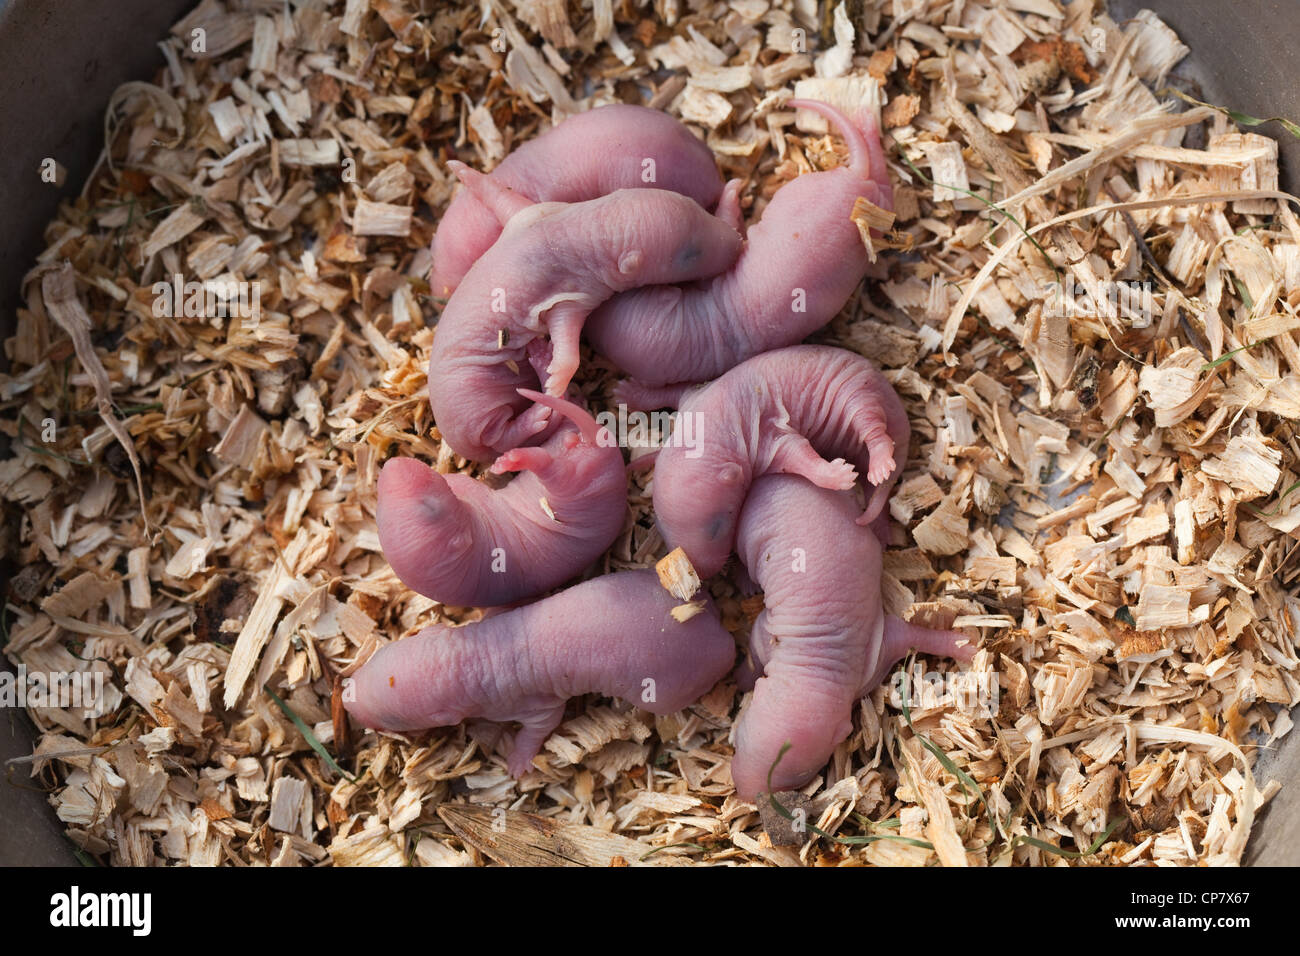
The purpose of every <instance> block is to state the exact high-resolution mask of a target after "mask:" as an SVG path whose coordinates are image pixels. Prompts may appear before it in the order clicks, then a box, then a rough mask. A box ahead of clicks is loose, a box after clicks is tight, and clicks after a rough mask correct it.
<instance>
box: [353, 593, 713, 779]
mask: <svg viewBox="0 0 1300 956" xmlns="http://www.w3.org/2000/svg"><path fill="white" fill-rule="evenodd" d="M677 603H678V602H677V600H676V599H675V598H674V597H673V596H672V595H671V594H669V593H668V592H667V591H665V590H664V589H663V588H662V587H661V586H660V584H659V578H658V576H657V575H656V574H655V573H654V572H653V571H624V572H621V573H618V574H607V575H605V576H603V577H599V578H595V579H593V580H591V581H587V582H585V583H583V584H579V585H575V586H574V587H571V588H569V589H568V590H567V591H561V592H560V593H559V594H556V595H554V596H552V597H549V598H546V599H544V600H542V601H538V602H537V603H535V604H529V605H527V606H525V607H521V608H516V609H515V610H512V611H505V612H502V613H500V614H496V615H494V616H492V617H489V618H485V619H484V620H481V621H479V622H478V623H476V624H466V625H465V626H464V627H459V628H449V627H430V628H426V629H425V630H423V631H421V632H420V633H419V634H417V635H415V636H414V637H409V638H406V639H405V640H402V641H398V642H396V643H395V644H390V645H388V646H387V647H385V648H383V649H381V650H380V651H379V652H378V653H376V654H375V656H374V657H372V658H370V660H369V661H367V662H366V663H365V664H364V665H363V666H362V667H361V669H360V670H359V671H357V673H356V674H355V675H354V676H353V678H352V683H351V685H349V690H350V691H351V693H348V694H345V695H344V700H345V701H347V704H346V706H347V709H348V711H349V712H351V714H352V716H353V717H355V718H356V719H357V720H359V721H361V723H363V724H365V725H366V726H367V727H375V728H379V729H383V730H418V729H420V728H424V727H445V726H449V725H453V724H458V723H460V722H461V721H462V720H465V719H467V718H469V717H482V718H486V719H488V720H500V721H519V722H520V723H521V724H522V725H523V727H522V729H521V730H520V731H519V733H518V734H517V735H516V736H515V741H514V750H513V752H512V753H511V754H510V760H509V767H510V772H511V773H512V774H514V775H515V776H516V777H518V776H521V775H523V774H524V773H526V772H527V771H528V770H530V769H531V768H532V762H533V758H534V757H535V756H537V753H538V751H539V750H541V747H542V744H543V743H545V742H546V738H547V737H548V736H550V734H551V731H553V730H554V729H555V728H556V726H557V725H558V724H559V723H560V720H561V719H562V718H563V717H564V704H565V701H567V700H568V699H569V698H570V697H577V696H578V695H579V694H589V693H600V694H605V695H607V696H610V697H620V698H622V699H623V700H626V701H629V702H631V703H633V704H635V705H636V706H638V707H641V708H643V709H645V710H648V711H650V712H651V713H655V714H670V713H672V712H674V711H677V710H681V709H682V708H683V707H686V706H687V705H689V704H690V703H692V702H693V701H695V700H696V699H698V698H699V697H701V696H702V695H703V694H705V693H706V692H707V691H708V690H709V689H710V688H712V687H713V685H714V684H716V683H717V682H718V681H719V680H721V679H722V678H723V677H724V676H725V675H726V673H727V671H728V670H730V669H731V666H732V664H733V663H734V662H735V659H736V644H735V641H733V640H732V638H731V635H730V634H728V633H727V632H726V631H725V630H724V629H723V627H722V625H721V624H720V623H719V622H718V618H717V612H716V611H715V610H714V609H713V607H712V606H708V607H706V608H705V609H704V610H703V611H701V612H700V613H699V614H696V615H695V616H694V617H692V618H690V619H689V620H687V621H684V622H679V621H677V620H676V619H675V618H674V617H673V616H672V613H671V612H672V609H673V607H674V606H675V605H676V604H677Z"/></svg>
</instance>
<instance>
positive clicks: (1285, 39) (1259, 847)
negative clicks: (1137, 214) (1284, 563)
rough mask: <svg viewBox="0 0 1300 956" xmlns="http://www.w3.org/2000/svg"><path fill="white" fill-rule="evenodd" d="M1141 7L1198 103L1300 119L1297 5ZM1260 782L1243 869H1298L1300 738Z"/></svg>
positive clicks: (1262, 763)
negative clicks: (1258, 810) (1164, 32)
mask: <svg viewBox="0 0 1300 956" xmlns="http://www.w3.org/2000/svg"><path fill="white" fill-rule="evenodd" d="M1143 7H1147V8H1149V9H1151V10H1154V11H1155V12H1156V13H1158V14H1159V15H1160V18H1161V19H1162V20H1164V21H1165V22H1166V23H1168V24H1169V26H1171V27H1172V28H1173V29H1174V32H1176V33H1177V34H1178V35H1179V37H1181V38H1182V41H1183V43H1185V44H1186V45H1187V46H1189V47H1191V49H1192V54H1191V55H1190V56H1188V57H1187V58H1186V59H1185V60H1183V62H1182V63H1181V64H1180V65H1179V66H1178V68H1177V69H1176V70H1175V71H1174V73H1175V74H1176V75H1177V76H1178V77H1179V78H1181V79H1186V80H1190V81H1192V82H1193V83H1196V84H1199V86H1200V95H1198V96H1197V98H1198V99H1201V100H1204V101H1205V102H1207V103H1213V104H1215V105H1216V106H1227V107H1230V108H1231V109H1234V110H1237V111H1239V112H1242V113H1246V114H1248V115H1250V116H1259V117H1268V116H1285V117H1286V118H1287V119H1291V120H1294V119H1296V118H1297V117H1300V83H1298V82H1297V81H1296V74H1295V69H1294V66H1293V65H1292V64H1293V57H1294V56H1295V47H1296V42H1297V40H1298V39H1300V23H1298V22H1297V20H1296V16H1295V15H1296V9H1297V8H1296V3H1295V0H1210V2H1205V0H1146V2H1138V0H1111V4H1110V10H1111V16H1113V17H1114V18H1115V19H1116V20H1122V19H1123V18H1125V17H1130V16H1132V15H1133V14H1135V13H1137V12H1138V11H1139V10H1141V9H1142V8H1143ZM1189 92H1191V91H1189ZM1193 95H1197V94H1196V93H1195V92H1193ZM1252 132H1261V133H1267V134H1268V135H1270V136H1273V137H1275V138H1276V139H1277V140H1278V141H1279V143H1280V150H1279V152H1280V163H1279V165H1280V166H1281V172H1282V175H1281V179H1282V181H1281V187H1282V189H1284V190H1286V191H1287V192H1289V193H1293V194H1294V193H1295V192H1296V189H1297V187H1298V186H1300V176H1298V175H1297V171H1300V140H1298V139H1296V138H1295V137H1293V136H1289V135H1287V133H1286V132H1285V131H1284V130H1282V129H1280V127H1278V125H1277V124H1276V123H1273V124H1270V125H1268V126H1263V127H1257V128H1256V129H1255V130H1252ZM1255 778H1256V781H1257V782H1258V783H1259V784H1260V785H1261V786H1263V785H1264V784H1265V783H1267V782H1268V780H1269V779H1270V778H1272V779H1275V780H1278V781H1280V782H1281V783H1282V784H1283V787H1282V792H1281V793H1279V794H1278V795H1277V796H1276V797H1274V798H1273V800H1272V801H1271V802H1270V803H1269V805H1268V807H1267V808H1266V809H1265V810H1264V811H1263V812H1262V814H1261V816H1260V818H1259V822H1258V823H1257V824H1256V826H1255V829H1254V832H1253V833H1252V834H1251V838H1250V846H1249V847H1248V848H1247V849H1246V860H1245V862H1246V863H1247V865H1252V866H1297V865H1300V734H1297V733H1292V734H1290V735H1289V736H1287V737H1285V738H1283V740H1282V741H1281V742H1280V743H1279V744H1278V747H1277V749H1276V750H1275V751H1272V752H1267V751H1265V752H1262V753H1261V754H1260V758H1259V762H1258V763H1257V764H1256V767H1255Z"/></svg>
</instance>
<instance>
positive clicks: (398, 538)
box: [378, 391, 627, 607]
mask: <svg viewBox="0 0 1300 956" xmlns="http://www.w3.org/2000/svg"><path fill="white" fill-rule="evenodd" d="M525 397H527V398H530V399H533V400H535V401H538V402H541V403H543V404H544V405H545V406H547V407H549V408H552V409H554V410H556V411H558V412H560V413H561V414H562V415H564V416H565V417H566V418H568V419H569V420H570V422H572V424H571V425H570V426H569V427H567V428H564V429H562V430H560V431H558V432H556V433H555V434H553V435H552V436H551V437H550V438H549V439H548V440H547V441H546V443H545V444H543V445H538V446H535V447H532V448H517V449H515V450H513V451H508V452H506V453H505V454H504V455H502V456H501V457H500V458H498V459H497V460H496V462H495V463H494V464H493V466H492V471H493V472H495V473H497V474H502V473H504V472H509V471H521V472H523V473H522V474H520V475H519V476H517V477H516V478H515V479H514V480H513V481H511V482H510V484H508V485H507V486H506V487H504V488H502V489H500V490H496V491H494V490H492V489H491V488H489V487H488V486H487V485H486V484H484V483H483V482H481V481H476V480H474V479H473V478H471V477H469V476H468V475H458V474H451V475H446V476H443V475H440V474H438V473H437V472H435V471H431V470H430V469H429V467H428V466H427V465H425V464H423V463H421V462H419V461H416V460H415V459H413V458H394V459H391V460H390V461H388V462H387V463H386V464H385V465H384V469H383V471H382V472H380V475H379V512H378V524H379V544H380V546H381V547H382V548H383V549H384V556H385V557H387V558H388V563H389V564H391V565H392V566H393V571H394V572H395V573H396V574H397V576H398V577H399V578H401V579H402V581H403V583H405V584H406V585H407V586H408V587H410V588H412V589H414V590H416V591H419V592H420V593H421V594H424V595H426V596H427V597H431V598H433V599H434V600H436V601H440V602H441V603H443V604H451V605H457V606H465V607H494V606H498V605H502V604H510V603H513V602H515V601H519V600H523V599H525V598H530V597H534V596H535V595H537V594H540V593H542V592H543V591H547V590H549V589H551V588H553V587H556V586H557V585H560V584H563V583H564V582H565V581H567V580H568V579H569V578H572V577H573V576H574V575H576V574H577V573H578V572H580V571H581V570H582V569H583V568H585V567H586V566H587V565H589V564H590V563H591V562H592V561H594V560H596V558H598V557H599V556H600V555H601V553H602V552H604V551H605V549H606V548H608V547H609V546H610V545H611V544H612V543H613V542H614V539H615V538H616V537H618V533H619V531H621V530H622V529H623V521H624V518H625V517H626V514H627V477H626V473H625V471H624V466H623V455H622V452H620V451H619V450H618V448H617V447H616V445H615V442H614V440H613V438H612V437H610V435H609V433H608V432H605V430H604V429H603V428H601V427H600V426H599V425H597V424H596V421H595V419H593V418H592V417H591V415H590V414H589V413H588V412H586V411H585V410H583V409H581V408H579V407H578V406H576V405H574V404H573V403H572V402H568V401H565V400H563V399H558V398H552V397H550V396H547V395H541V394H539V393H537V392H527V391H525Z"/></svg>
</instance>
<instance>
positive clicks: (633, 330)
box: [587, 100, 893, 386]
mask: <svg viewBox="0 0 1300 956" xmlns="http://www.w3.org/2000/svg"><path fill="white" fill-rule="evenodd" d="M790 105H793V106H801V107H805V108H807V109H812V110H815V111H816V112H818V113H821V114H823V115H825V116H826V117H827V118H828V119H829V120H831V121H833V122H834V124H835V125H836V127H838V130H839V132H840V133H841V134H842V135H843V136H844V137H845V140H846V141H847V142H848V144H849V147H850V157H851V162H850V164H849V165H848V166H846V167H840V168H838V169H830V170H826V171H825V172H820V173H810V174H806V175H803V176H800V177H798V178H797V179H795V180H793V181H792V182H789V183H787V184H786V185H784V186H782V187H781V188H780V189H779V190H778V191H777V193H776V195H775V196H773V197H772V201H771V202H770V203H769V204H768V206H767V208H766V209H765V210H764V211H763V217H762V219H761V220H760V221H759V222H758V224H757V225H755V226H754V227H753V228H752V229H750V230H749V235H748V237H747V239H746V243H745V247H744V249H743V250H742V251H741V253H740V258H738V259H737V260H736V264H735V265H734V266H732V267H731V269H729V270H728V271H727V272H724V273H723V274H722V275H720V276H718V277H717V278H715V279H711V280H708V281H703V282H697V283H695V284H693V285H690V286H685V287H678V286H658V287H650V288H645V289H637V290H636V291H633V292H628V293H625V294H623V295H620V296H616V297H615V298H613V299H611V300H610V301H609V302H607V303H605V304H604V305H603V306H601V308H600V309H598V310H597V311H596V312H595V313H593V314H592V316H591V318H590V319H589V320H588V322H587V341H588V342H589V343H590V344H591V347H592V348H593V349H595V350H596V351H597V352H599V353H600V354H601V355H604V356H605V357H606V358H608V359H609V360H610V361H612V362H613V363H614V364H615V365H617V366H618V367H619V368H620V369H622V370H623V371H624V372H625V373H627V374H628V375H629V376H630V377H631V378H632V379H633V380H635V382H636V383H638V384H640V385H643V386H658V385H665V384H668V383H671V382H702V381H706V380H708V379H711V378H715V377H717V376H718V375H720V374H722V373H723V372H725V371H726V370H727V369H729V368H732V367H733V366H735V365H737V364H739V363H740V362H742V361H744V360H745V359H747V358H749V357H750V356H752V355H757V354H759V353H760V352H766V351H769V350H770V349H775V348H781V347H782V346H786V345H794V344H795V343H797V342H800V341H802V340H803V339H805V338H806V337H807V336H808V335H809V334H811V333H812V332H815V331H816V330H817V329H819V328H821V327H822V326H823V325H825V324H826V323H827V322H829V321H830V320H831V319H833V318H834V317H835V315H836V314H837V313H838V312H839V311H840V309H842V308H843V307H844V304H845V303H846V302H848V300H849V297H850V296H851V295H852V294H853V292H854V290H856V289H857V287H858V285H859V283H860V282H861V281H862V278H863V276H864V275H865V274H866V270H867V265H868V262H867V253H866V249H865V248H864V247H863V244H862V237H861V235H860V234H859V232H858V228H857V226H856V225H854V223H853V222H852V221H851V220H850V219H849V214H850V213H851V212H852V210H853V203H854V200H856V199H857V198H858V197H859V196H862V197H865V198H866V199H868V200H870V201H871V202H873V203H875V204H876V205H877V206H881V207H883V208H886V209H892V208H893V191H892V189H891V187H890V185H889V172H888V169H887V167H886V165H885V157H884V153H883V151H882V149H881V146H880V134H879V130H878V129H877V126H876V121H875V118H874V117H873V116H872V114H871V112H870V111H868V110H864V111H863V112H862V114H861V122H862V124H863V126H862V127H861V128H860V127H859V126H856V125H854V124H853V123H851V122H850V121H849V120H848V119H847V118H846V117H845V116H844V115H843V114H842V113H840V112H839V111H838V110H835V109H833V108H832V107H829V106H826V105H825V104H823V103H816V102H812V101H807V100H793V101H791V104H790ZM796 290H802V296H803V299H802V302H797V298H796ZM796 304H799V305H800V306H802V307H803V308H804V311H796V310H795V306H796Z"/></svg>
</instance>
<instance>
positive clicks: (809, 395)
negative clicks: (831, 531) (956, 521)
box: [654, 345, 911, 577]
mask: <svg viewBox="0 0 1300 956" xmlns="http://www.w3.org/2000/svg"><path fill="white" fill-rule="evenodd" d="M686 415H691V416H694V423H695V424H694V427H695V428H696V432H697V436H696V437H697V441H696V442H694V443H693V444H694V448H688V447H686V446H685V444H675V443H673V442H671V441H670V442H668V443H667V444H666V445H665V447H664V448H663V449H662V450H661V451H660V452H659V457H658V459H657V460H656V462H655V474H654V510H655V514H656V515H657V516H658V523H659V530H660V532H661V533H662V535H663V537H664V540H665V541H667V542H668V546H669V547H670V548H672V547H681V548H682V549H683V550H685V552H686V555H687V557H689V558H690V559H691V563H692V564H694V566H695V569H696V571H698V572H699V573H700V574H701V575H702V576H706V577H707V576H710V575H713V574H716V573H718V571H720V570H721V569H722V566H723V565H724V564H725V563H726V561H727V558H728V557H729V556H730V554H731V550H732V546H733V545H734V543H735V540H736V521H737V519H738V518H739V516H740V509H741V506H742V505H743V504H744V501H745V496H746V495H747V494H748V493H749V487H750V485H751V483H752V482H753V481H754V480H755V479H757V478H758V477H760V476H762V475H766V474H772V473H778V474H794V475H802V476H803V477H804V478H807V479H808V480H809V481H811V482H812V483H813V484H815V485H817V486H818V487H819V488H828V489H832V490H844V489H849V488H852V487H853V486H854V484H855V483H856V482H857V481H858V480H859V478H865V480H866V482H867V483H869V484H870V485H874V486H875V487H874V488H872V489H869V490H867V489H864V490H867V491H868V497H867V506H866V509H865V510H864V511H863V513H862V515H861V516H860V517H859V518H858V523H859V524H861V525H868V524H870V523H871V522H873V521H874V520H876V519H877V517H878V516H879V515H880V514H881V513H882V512H883V511H884V507H885V504H886V502H887V501H888V500H889V493H890V491H891V489H892V488H893V486H894V482H895V481H897V479H898V475H899V473H900V472H901V471H902V469H903V465H904V464H906V462H907V447H908V442H909V440H910V438H911V429H910V426H909V425H908V421H907V413H906V411H905V410H904V409H903V403H902V402H901V401H900V400H899V398H898V395H897V393H895V392H894V389H893V388H892V387H891V386H890V384H889V382H887V381H886V380H885V378H884V376H883V375H881V374H880V372H879V371H878V370H877V369H876V367H875V366H874V365H872V364H871V362H869V361H868V360H867V359H865V358H863V357H862V356H860V355H857V354H856V353H853V352H849V351H846V350H844V349H837V348H830V347H828V346H821V345H796V346H791V347H790V348H785V349H777V350H776V351H773V352H764V353H763V354H762V355H756V356H754V357H753V358H751V359H749V360H748V361H746V362H743V363H741V364H740V365H738V366H736V367H735V368H734V369H732V370H731V371H730V372H727V373H726V374H725V375H723V376H722V377H721V378H719V379H717V380H716V381H714V382H711V383H709V384H708V385H705V386H703V387H702V388H697V389H693V390H691V391H689V392H688V393H686V394H685V396H684V397H683V399H682V403H681V407H680V409H679V418H678V421H679V423H680V422H681V421H682V417H681V416H686ZM678 427H682V426H681V425H680V424H679V426H678ZM692 456H694V457H692ZM828 459H830V460H828Z"/></svg>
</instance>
